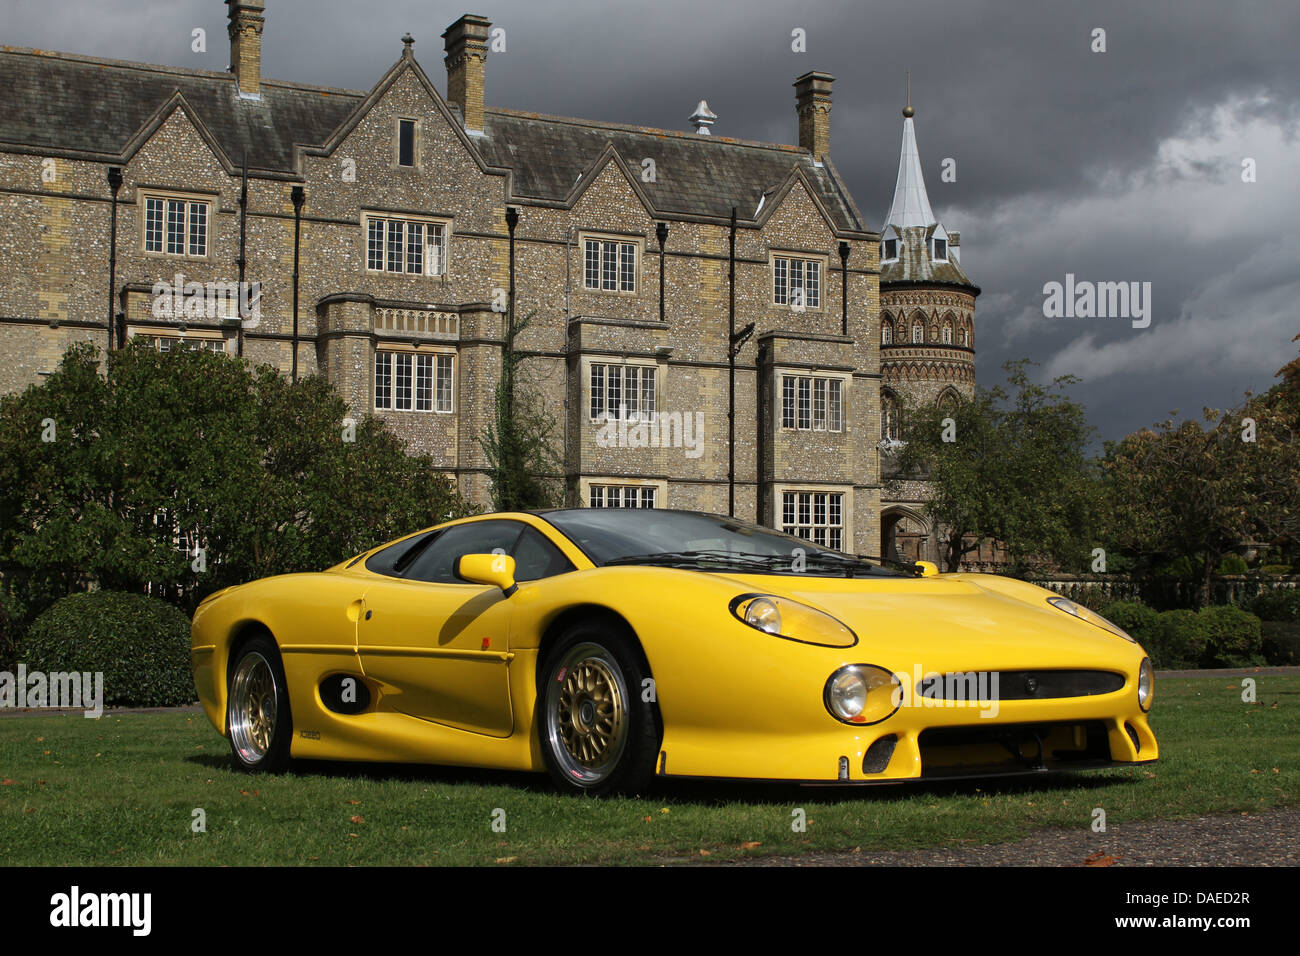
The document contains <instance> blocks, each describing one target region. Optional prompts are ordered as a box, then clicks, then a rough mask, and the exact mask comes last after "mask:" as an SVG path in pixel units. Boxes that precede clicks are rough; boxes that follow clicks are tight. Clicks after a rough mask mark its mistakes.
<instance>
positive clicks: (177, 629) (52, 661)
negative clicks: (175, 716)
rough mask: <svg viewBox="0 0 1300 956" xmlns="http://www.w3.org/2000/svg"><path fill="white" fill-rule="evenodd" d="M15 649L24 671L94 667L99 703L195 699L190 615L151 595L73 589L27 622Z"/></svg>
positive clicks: (148, 704) (149, 704)
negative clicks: (100, 684) (99, 681)
mask: <svg viewBox="0 0 1300 956" xmlns="http://www.w3.org/2000/svg"><path fill="white" fill-rule="evenodd" d="M21 650H22V654H23V657H22V660H23V662H24V663H25V664H26V665H27V669H28V670H29V671H33V670H40V671H46V672H51V671H90V672H92V673H93V672H96V671H102V672H103V674H104V703H105V704H116V705H119V706H127V707H170V706H174V705H177V704H188V703H191V702H192V701H194V700H195V699H196V694H195V692H194V674H193V671H192V670H191V669H190V619H189V618H188V617H186V615H185V613H184V612H183V611H180V610H179V609H177V608H175V607H173V606H172V605H170V604H168V603H166V602H165V601H160V600H159V599H158V598H154V597H148V596H146V595H143V594H126V593H123V592H120V591H89V592H86V593H84V594H73V595H71V596H69V597H66V598H63V599H62V600H60V601H57V602H56V603H55V604H54V605H52V606H51V607H50V608H49V610H47V611H45V612H44V613H43V614H41V615H40V617H38V618H36V620H35V621H33V622H32V626H31V627H30V628H29V629H28V631H27V634H26V635H25V636H24V638H23V642H22V646H21Z"/></svg>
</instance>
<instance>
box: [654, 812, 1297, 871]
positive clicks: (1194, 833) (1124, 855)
mask: <svg viewBox="0 0 1300 956" xmlns="http://www.w3.org/2000/svg"><path fill="white" fill-rule="evenodd" d="M1298 834H1300V810H1296V809H1283V810H1268V811H1265V812H1263V813H1223V814H1214V815H1210V816H1200V817H1189V818H1187V819H1183V820H1144V821H1141V822H1138V823H1121V824H1113V825H1111V826H1110V827H1108V828H1107V830H1106V832H1105V833H1093V832H1092V830H1091V829H1090V828H1089V827H1079V828H1077V829H1073V830H1040V831H1038V832H1036V833H1032V834H1030V835H1029V836H1027V837H1025V838H1024V839H1022V840H1018V841H1016V842H1014V843H996V844H986V845H984V846H972V847H957V848H954V847H945V848H941V849H931V850H860V851H859V850H855V851H851V852H848V853H805V854H801V855H799V856H753V857H745V858H741V859H739V860H722V861H718V862H716V863H715V862H713V861H702V860H700V859H698V858H687V859H673V860H667V861H665V862H668V863H670V864H675V865H690V864H696V865H702V866H1300V835H1298Z"/></svg>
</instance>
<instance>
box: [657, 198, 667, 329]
mask: <svg viewBox="0 0 1300 956" xmlns="http://www.w3.org/2000/svg"><path fill="white" fill-rule="evenodd" d="M655 238H656V239H658V240H659V321H660V322H661V323H662V322H663V321H664V271H665V269H664V262H665V260H664V243H666V242H667V241H668V223H666V222H661V223H659V224H658V225H657V226H655Z"/></svg>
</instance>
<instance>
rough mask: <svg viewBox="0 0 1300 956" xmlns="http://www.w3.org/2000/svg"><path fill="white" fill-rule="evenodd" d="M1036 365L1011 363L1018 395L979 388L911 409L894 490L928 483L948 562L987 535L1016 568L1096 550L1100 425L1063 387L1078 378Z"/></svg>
mask: <svg viewBox="0 0 1300 956" xmlns="http://www.w3.org/2000/svg"><path fill="white" fill-rule="evenodd" d="M1028 365H1029V363H1028V361H1026V360H1021V361H1017V362H1008V363H1007V364H1006V365H1004V366H1003V369H1004V371H1005V373H1006V379H1007V383H1008V385H1009V386H1010V387H1011V388H1012V389H1013V392H1014V394H1013V395H1012V394H1008V392H1007V391H1005V390H1004V389H1003V388H1001V387H1000V386H995V387H993V388H988V389H985V388H979V389H977V390H976V393H975V397H974V398H973V399H965V398H958V399H956V400H955V401H953V402H949V403H945V404H944V405H942V406H938V407H935V406H919V407H909V408H907V409H905V410H904V413H903V429H902V440H901V443H900V447H899V448H898V449H897V452H896V455H897V457H896V459H895V460H896V464H897V473H896V474H895V475H894V476H893V477H892V478H890V479H888V480H887V487H889V488H890V490H891V491H893V492H894V493H900V492H901V489H902V487H903V485H904V484H905V483H906V482H908V481H916V480H924V481H926V482H928V489H927V494H928V495H929V502H928V503H927V504H926V506H925V510H926V514H927V516H928V518H929V519H930V521H931V523H932V525H933V526H934V527H936V528H938V529H939V534H940V536H941V539H942V541H943V545H944V551H945V554H944V558H945V563H946V566H947V567H948V568H949V569H956V568H957V567H959V566H960V562H961V559H962V557H963V555H965V554H967V553H968V552H970V551H972V550H974V549H975V548H976V547H978V542H979V541H980V540H981V539H988V538H992V539H995V540H997V541H999V542H1000V543H1002V544H1003V545H1004V546H1005V547H1006V549H1007V553H1008V557H1009V559H1010V561H1011V565H1012V567H1011V569H1010V570H1012V571H1013V572H1014V573H1024V572H1025V571H1026V570H1028V569H1029V568H1030V567H1031V566H1032V565H1035V564H1040V563H1043V562H1045V561H1052V562H1054V563H1056V564H1057V565H1060V566H1062V567H1065V568H1069V569H1075V568H1081V567H1083V566H1084V563H1085V562H1086V560H1087V559H1088V558H1089V556H1090V554H1091V548H1092V545H1091V542H1092V540H1093V534H1094V524H1095V514H1096V509H1097V498H1098V490H1097V483H1096V480H1095V477H1094V474H1093V469H1092V467H1091V465H1090V464H1089V462H1088V460H1087V458H1086V456H1085V453H1084V452H1085V448H1086V446H1087V444H1088V441H1089V439H1090V437H1091V434H1092V429H1091V428H1090V427H1089V426H1088V424H1087V419H1086V415H1085V412H1084V409H1083V407H1082V406H1081V405H1078V404H1076V403H1075V402H1072V401H1070V400H1069V399H1068V397H1066V395H1065V394H1064V392H1065V389H1066V388H1067V387H1068V386H1069V385H1071V384H1074V383H1075V382H1076V381H1077V379H1075V378H1073V377H1071V376H1063V377H1061V378H1058V379H1056V380H1054V381H1053V382H1052V383H1051V384H1050V385H1047V386H1042V385H1037V384H1035V383H1034V382H1032V381H1031V380H1030V378H1029V375H1028V372H1027V366H1028Z"/></svg>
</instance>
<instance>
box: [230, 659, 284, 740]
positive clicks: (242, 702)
mask: <svg viewBox="0 0 1300 956" xmlns="http://www.w3.org/2000/svg"><path fill="white" fill-rule="evenodd" d="M278 713H279V696H278V694H277V693H276V688H275V675H274V674H273V673H272V672H271V665H270V663H269V662H268V661H267V659H266V658H265V657H263V656H262V655H261V654H259V653H257V652H256V651H254V652H252V653H250V654H246V655H244V657H243V658H241V659H240V661H239V666H238V667H237V668H236V670H235V676H234V677H233V678H232V679H231V682H230V741H231V743H233V744H234V745H235V750H236V751H237V752H238V754H239V757H240V759H241V760H243V761H244V763H246V764H250V765H251V764H256V763H258V762H260V761H261V760H262V759H263V758H265V757H266V755H267V753H268V752H270V750H271V741H272V740H273V739H274V738H275V726H276V717H277V716H278Z"/></svg>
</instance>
